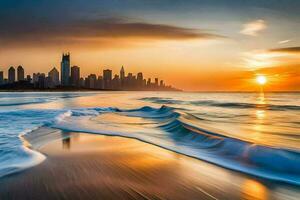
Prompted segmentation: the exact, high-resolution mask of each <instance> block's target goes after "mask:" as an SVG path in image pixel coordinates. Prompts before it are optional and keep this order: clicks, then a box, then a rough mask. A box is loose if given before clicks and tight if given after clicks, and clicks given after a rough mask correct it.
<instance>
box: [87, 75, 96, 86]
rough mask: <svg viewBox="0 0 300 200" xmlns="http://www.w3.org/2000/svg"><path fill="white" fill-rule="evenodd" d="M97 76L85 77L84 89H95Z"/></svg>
mask: <svg viewBox="0 0 300 200" xmlns="http://www.w3.org/2000/svg"><path fill="white" fill-rule="evenodd" d="M96 83H97V76H96V74H90V75H89V76H88V77H87V82H86V87H87V88H90V89H96Z"/></svg>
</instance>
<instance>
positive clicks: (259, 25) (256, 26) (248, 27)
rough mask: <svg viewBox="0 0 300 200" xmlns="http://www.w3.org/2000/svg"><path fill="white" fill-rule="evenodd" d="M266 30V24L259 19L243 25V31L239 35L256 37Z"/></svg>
mask: <svg viewBox="0 0 300 200" xmlns="http://www.w3.org/2000/svg"><path fill="white" fill-rule="evenodd" d="M266 28H267V25H266V22H265V21H264V20H262V19H259V20H256V21H252V22H249V23H246V24H244V25H243V29H242V30H241V31H240V33H241V34H244V35H248V36H258V33H259V32H261V31H262V30H264V29H266Z"/></svg>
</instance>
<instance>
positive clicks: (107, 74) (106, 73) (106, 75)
mask: <svg viewBox="0 0 300 200" xmlns="http://www.w3.org/2000/svg"><path fill="white" fill-rule="evenodd" d="M111 79H112V71H111V70H110V69H105V70H103V83H104V89H111V85H110V84H111Z"/></svg>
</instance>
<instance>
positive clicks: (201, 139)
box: [0, 105, 300, 185]
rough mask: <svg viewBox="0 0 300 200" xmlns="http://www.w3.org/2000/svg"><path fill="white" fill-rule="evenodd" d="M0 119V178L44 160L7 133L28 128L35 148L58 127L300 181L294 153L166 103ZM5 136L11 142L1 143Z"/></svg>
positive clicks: (18, 113) (21, 113) (299, 159)
mask: <svg viewBox="0 0 300 200" xmlns="http://www.w3.org/2000/svg"><path fill="white" fill-rule="evenodd" d="M113 119H114V120H113ZM0 120H1V122H3V123H6V124H8V125H7V127H5V126H4V127H2V129H3V130H2V132H3V131H4V133H6V138H4V140H3V139H2V140H0V141H1V142H4V143H3V144H4V145H3V144H1V145H2V148H1V150H0V166H1V167H0V177H1V176H4V175H7V174H10V173H14V172H17V171H20V170H23V169H25V168H28V167H31V166H34V165H36V164H38V163H41V162H42V161H43V160H44V159H45V157H44V156H43V155H42V154H40V153H38V152H37V151H34V150H31V149H30V148H28V147H26V146H24V144H23V145H20V142H19V140H12V139H11V138H13V135H12V136H11V138H10V137H7V136H10V135H9V134H10V132H11V129H10V128H11V127H13V128H14V131H19V132H20V133H21V132H22V131H23V130H25V129H28V131H26V132H25V133H24V132H23V134H22V135H21V137H22V138H25V139H26V140H27V141H28V142H29V143H30V144H31V147H32V148H33V149H39V148H40V147H41V146H42V145H44V144H46V143H47V142H49V141H51V140H53V139H59V138H61V137H62V134H61V132H59V131H56V130H60V131H73V132H86V133H93V134H103V135H114V136H122V137H128V138H134V139H138V140H140V141H143V142H147V143H150V144H153V145H156V146H159V147H162V148H165V149H168V150H171V151H174V152H177V153H180V154H184V155H187V156H190V157H194V158H196V159H200V160H204V161H207V162H210V163H213V164H216V165H219V166H222V167H225V168H228V169H231V170H235V171H239V172H243V173H246V174H249V175H253V176H257V177H260V178H266V179H270V180H275V181H282V182H286V183H291V184H296V185H300V169H299V166H300V153H299V152H298V151H292V150H288V149H282V148H275V147H270V146H263V145H257V144H254V143H251V142H248V141H243V140H240V139H238V138H233V137H229V136H227V135H226V134H224V133H222V132H220V131H216V130H212V129H211V128H206V127H204V126H203V125H202V124H203V121H204V120H203V119H202V118H200V117H198V116H194V115H193V114H190V113H187V112H185V110H183V109H177V108H174V107H169V106H165V105H163V106H161V107H159V108H154V107H150V106H144V107H141V108H136V109H120V108H116V107H108V108H102V107H96V108H79V109H66V110H14V111H11V110H10V111H7V112H4V111H1V115H0ZM14 120H15V121H18V123H17V124H11V125H12V126H9V122H11V121H14ZM201 122H202V123H201ZM5 131H6V132H5ZM0 137H1V135H0ZM0 139H1V138H0ZM8 140H9V142H8V143H7V144H9V145H6V146H5V143H6V141H8Z"/></svg>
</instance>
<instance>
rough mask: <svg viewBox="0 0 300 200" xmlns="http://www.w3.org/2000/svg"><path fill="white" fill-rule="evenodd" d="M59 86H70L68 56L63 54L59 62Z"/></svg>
mask: <svg viewBox="0 0 300 200" xmlns="http://www.w3.org/2000/svg"><path fill="white" fill-rule="evenodd" d="M60 73H61V85H62V86H68V85H70V54H69V53H68V54H63V55H62V61H61V71H60Z"/></svg>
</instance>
